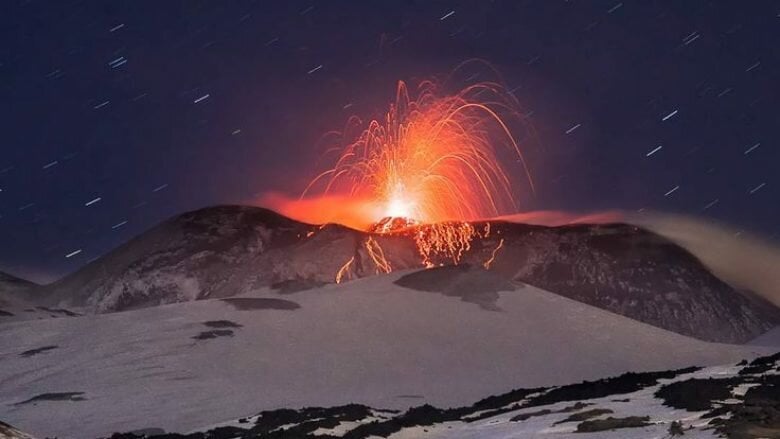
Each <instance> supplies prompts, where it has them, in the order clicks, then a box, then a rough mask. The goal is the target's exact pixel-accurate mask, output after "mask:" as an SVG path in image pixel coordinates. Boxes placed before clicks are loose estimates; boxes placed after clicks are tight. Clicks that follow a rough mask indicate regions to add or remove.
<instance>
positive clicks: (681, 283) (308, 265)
mask: <svg viewBox="0 0 780 439" xmlns="http://www.w3.org/2000/svg"><path fill="white" fill-rule="evenodd" d="M399 222H400V224H401V225H402V226H403V227H402V229H403V230H405V231H406V232H405V233H381V234H377V233H371V232H366V231H359V230H354V229H350V228H347V227H344V226H340V225H336V224H328V225H311V224H305V223H301V222H298V221H295V220H292V219H290V218H286V217H284V216H282V215H279V214H277V213H275V212H273V211H270V210H267V209H263V208H257V207H247V206H218V207H212V208H206V209H201V210H197V211H193V212H189V213H185V214H183V215H180V216H177V217H175V218H172V219H170V220H168V221H166V222H164V223H162V224H161V225H159V226H157V227H155V228H153V229H151V230H150V231H148V232H146V233H144V234H142V235H140V236H138V237H136V238H135V239H133V240H131V241H129V242H128V243H127V244H125V245H123V246H121V247H119V248H117V249H116V250H114V251H113V252H111V253H109V254H107V255H105V256H104V257H102V258H100V259H98V260H96V261H94V262H92V263H91V264H89V265H87V266H86V267H84V268H83V269H81V270H79V271H77V272H75V273H73V274H71V275H69V276H67V277H65V278H63V279H62V280H60V281H58V282H55V283H53V284H50V285H46V286H42V287H40V288H38V289H37V290H35V296H36V297H38V298H39V299H38V300H39V302H40V303H39V305H43V306H47V307H57V308H68V309H70V308H78V309H83V310H84V311H85V312H93V313H104V312H115V311H122V310H128V309H136V308H143V307H149V306H156V305H160V304H165V303H175V302H184V301H191V300H202V299H212V298H226V297H232V296H237V295H243V294H254V293H255V292H257V291H261V290H263V289H266V288H270V289H271V290H272V291H281V292H289V291H291V290H293V291H296V290H301V289H307V288H311V287H315V286H321V285H325V284H329V283H334V282H336V276H337V274H338V273H340V274H341V279H340V280H341V281H342V282H347V281H349V280H354V279H358V278H363V277H367V276H374V275H377V274H383V273H387V272H396V271H403V270H416V269H420V268H423V267H424V264H423V262H422V260H421V255H420V250H419V245H418V242H417V241H416V239H417V237H418V236H419V235H424V234H426V233H430V230H431V228H433V227H435V225H415V224H409V223H408V222H407V221H406V220H405V219H401V220H400V221H393V220H392V219H391V220H389V221H387V222H385V223H384V225H387V224H398V223H399ZM468 227H470V228H472V229H473V230H476V231H478V233H477V234H476V235H475V237H474V239H473V240H471V241H470V242H469V243H468V247H467V248H464V249H463V250H462V254H460V256H459V257H460V259H459V263H460V264H465V265H468V266H472V267H479V268H481V269H487V270H489V271H490V272H491V273H493V274H494V275H496V276H500V277H501V278H503V279H506V280H507V281H511V282H521V283H524V284H529V285H533V286H536V287H539V288H543V289H545V290H547V291H551V292H553V293H556V294H559V295H562V296H565V297H567V298H570V299H574V300H577V301H580V302H582V303H585V304H588V305H591V306H596V307H598V308H601V309H604V310H607V311H610V312H614V313H617V314H620V315H623V316H626V317H629V318H632V319H636V320H639V321H641V322H644V323H647V324H650V325H654V326H657V327H659V328H663V329H666V330H670V331H673V332H677V333H680V334H683V335H687V336H692V337H696V338H699V339H702V340H707V341H716V342H745V341H748V340H750V339H752V338H754V337H756V336H758V335H760V334H762V333H764V332H766V331H768V330H770V329H772V328H773V327H774V326H775V324H776V323H777V322H778V310H777V308H776V307H775V306H773V305H772V304H770V303H766V302H765V301H763V300H761V299H760V298H757V297H754V296H753V295H751V294H750V293H748V292H744V291H737V290H735V289H734V288H732V287H730V286H729V285H728V284H726V283H725V282H723V281H721V280H720V279H718V278H717V277H716V276H715V275H713V274H712V273H711V272H710V271H709V270H708V269H707V268H706V267H705V266H704V265H702V263H701V262H700V261H699V260H698V259H697V258H696V257H695V256H693V255H692V254H690V253H689V252H688V251H686V250H685V249H683V248H681V247H680V246H678V245H677V244H675V243H674V242H672V241H670V240H668V239H666V238H664V237H662V236H659V235H657V234H655V233H652V232H650V231H648V230H645V229H642V228H640V227H636V226H632V225H628V224H577V225H568V226H561V227H545V226H535V225H528V224H519V223H511V222H503V221H483V222H475V223H469V224H468ZM475 233H476V232H475ZM431 255H432V256H431V261H430V264H431V266H443V265H444V266H446V265H452V264H453V262H452V259H451V255H450V254H448V253H447V252H446V251H442V252H435V251H432V253H431Z"/></svg>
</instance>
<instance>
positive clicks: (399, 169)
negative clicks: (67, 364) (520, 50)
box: [301, 81, 533, 280]
mask: <svg viewBox="0 0 780 439" xmlns="http://www.w3.org/2000/svg"><path fill="white" fill-rule="evenodd" d="M518 108H519V105H518V103H517V101H516V100H515V98H514V97H513V96H512V95H511V94H510V93H508V92H506V91H505V89H504V88H503V87H502V86H501V85H499V84H498V83H495V82H482V83H479V84H475V85H470V86H467V87H466V88H464V89H462V90H461V91H460V92H458V93H455V94H451V95H446V94H441V93H440V92H439V87H438V86H437V84H436V83H434V82H432V81H424V82H422V83H421V84H420V86H419V87H418V90H417V93H416V97H415V98H411V97H410V93H409V89H408V88H407V86H406V84H405V83H404V82H403V81H400V82H399V83H398V87H397V90H396V97H395V102H394V103H393V104H392V105H391V106H390V109H389V111H388V112H387V114H386V115H385V117H384V118H383V119H381V120H372V121H371V122H369V123H368V125H367V126H365V125H362V123H361V121H360V120H359V119H358V118H356V117H352V118H350V119H349V121H348V123H347V126H346V128H345V129H344V131H343V132H342V133H339V137H340V139H341V142H339V144H338V145H337V146H336V147H334V148H331V149H330V150H329V153H333V154H335V156H334V158H333V162H332V163H333V165H332V167H330V168H329V169H327V170H326V171H324V172H322V173H321V174H319V175H318V176H317V177H315V178H314V179H313V180H312V181H311V183H310V184H309V185H308V186H307V187H306V189H305V190H304V192H303V194H302V196H301V199H302V200H306V199H307V197H311V196H312V194H316V193H319V195H320V197H323V198H328V197H338V198H339V199H344V198H346V199H348V200H350V202H352V203H353V206H354V204H355V203H356V204H359V205H361V207H360V209H355V210H359V211H360V212H364V213H365V212H370V213H369V214H368V215H369V218H365V220H364V222H363V224H360V228H363V229H367V230H368V231H370V232H374V233H401V232H403V233H407V234H413V236H414V239H415V242H416V244H417V248H418V250H419V253H420V255H421V258H422V264H423V265H425V266H431V265H433V262H432V261H433V256H436V255H439V256H445V257H447V258H449V259H451V260H452V261H453V262H454V263H458V262H459V260H460V258H461V256H462V254H463V252H465V251H467V250H468V249H469V248H470V243H471V241H472V239H473V238H474V237H475V236H476V235H477V231H476V230H475V228H474V227H473V226H472V225H471V224H470V223H469V221H472V220H476V219H480V218H489V217H495V216H498V215H501V214H508V213H514V212H516V211H517V205H516V201H515V194H514V187H513V181H514V182H516V180H517V179H514V180H513V179H512V178H510V176H509V174H508V173H507V171H506V170H505V169H504V167H503V166H502V165H501V163H511V164H512V165H513V166H516V167H517V168H518V170H519V171H520V172H519V174H520V175H522V176H523V178H522V179H523V180H525V181H527V182H528V183H529V186H530V188H531V190H533V182H532V179H531V176H530V173H529V172H528V168H527V166H526V162H525V159H524V157H523V154H522V152H521V150H520V147H519V146H518V143H517V141H516V140H515V137H514V136H513V134H512V131H511V130H510V124H509V122H508V120H509V119H514V122H520V123H521V122H522V120H521V118H522V116H521V115H520V113H519V111H518ZM517 174H518V172H515V173H514V175H517ZM332 207H333V209H334V210H343V209H344V208H346V205H345V204H342V205H340V206H339V205H334V206H332ZM350 225H352V226H353V227H354V226H355V224H350ZM365 248H366V251H367V252H368V254H369V255H370V256H371V258H372V259H373V260H374V262H375V263H376V266H377V271H381V272H389V271H391V269H392V267H391V266H390V264H389V263H388V261H387V259H386V258H385V255H384V254H383V252H382V249H381V247H379V244H378V242H377V241H376V240H374V239H373V238H371V239H370V242H366V245H365ZM488 266H489V264H488ZM345 270H346V268H345ZM342 277H343V273H342V275H341V276H339V280H341V278H342Z"/></svg>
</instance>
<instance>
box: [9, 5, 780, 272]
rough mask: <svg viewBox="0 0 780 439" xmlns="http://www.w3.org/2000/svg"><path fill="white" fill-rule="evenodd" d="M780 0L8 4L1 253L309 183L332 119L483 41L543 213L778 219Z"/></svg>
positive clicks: (63, 246)
mask: <svg viewBox="0 0 780 439" xmlns="http://www.w3.org/2000/svg"><path fill="white" fill-rule="evenodd" d="M778 17H780V4H778V3H776V2H764V1H756V2H748V3H743V4H738V3H728V2H709V3H704V2H639V1H630V2H629V1H626V2H618V3H616V2H614V1H593V2H577V1H564V0H553V1H529V2H515V1H500V0H496V1H490V2H486V1H442V2H425V1H412V0H407V1H400V2H377V1H366V2H351V1H334V2H311V1H308V2H296V1H292V2H254V1H237V2H191V1H172V2H152V1H142V2H133V3H132V4H131V3H129V2H124V3H105V2H92V1H87V2H77V1H62V2H53V1H49V2H47V1H40V2H39V1H9V2H6V3H4V4H3V5H2V6H1V7H0V41H2V43H0V102H2V105H0V120H2V121H3V125H2V127H3V130H2V132H3V137H2V141H1V143H0V145H2V146H1V147H0V189H1V190H0V270H2V271H7V272H10V273H13V274H18V275H20V276H23V277H27V278H31V279H32V280H35V281H39V282H47V281H51V280H54V279H56V278H58V277H60V276H62V275H64V274H66V273H68V272H71V271H73V270H75V269H77V268H79V267H81V266H83V265H84V264H86V263H87V262H88V261H90V260H93V259H94V258H95V257H98V256H100V255H101V254H104V253H105V252H107V251H110V250H111V249H113V248H115V247H116V246H117V245H119V244H121V243H122V242H125V241H127V240H128V239H130V238H132V237H133V236H135V235H136V234H138V233H140V232H142V231H144V230H146V229H148V228H150V227H152V226H154V225H155V224H157V223H158V222H160V221H162V220H164V219H166V218H169V217H170V216H172V215H175V214H178V213H181V212H183V211H186V210H191V209H195V208H199V207H203V206H207V205H213V204H222V203H251V202H253V201H254V200H257V199H258V198H259V196H261V195H262V194H264V193H267V192H272V191H273V192H279V193H286V194H290V195H295V194H298V193H300V191H301V189H302V187H303V186H304V185H305V184H306V179H307V177H308V176H309V175H310V174H311V172H313V170H314V169H316V162H317V160H318V158H319V157H320V155H321V154H322V151H321V150H320V149H318V141H319V139H320V138H321V136H322V135H323V134H324V133H326V132H328V131H330V130H334V129H341V128H342V127H343V125H344V122H345V121H346V120H347V118H348V117H349V116H351V115H359V116H360V117H361V118H365V119H370V118H372V117H376V116H377V115H378V114H380V113H381V111H383V110H384V109H385V108H386V106H387V103H388V102H390V101H391V100H392V99H393V95H392V92H393V87H394V84H395V83H396V82H397V81H398V80H404V81H407V82H410V83H412V84H414V83H418V82H419V81H421V80H424V79H427V78H431V77H446V76H447V75H448V73H449V72H451V71H452V68H453V67H454V66H456V65H458V64H459V63H461V62H462V61H464V60H467V59H472V58H480V59H483V60H486V61H487V62H489V63H491V64H492V65H493V66H495V67H496V69H497V70H498V71H499V72H500V74H501V75H502V78H503V81H504V82H505V86H506V89H507V90H509V91H510V92H511V93H512V95H513V96H515V97H516V98H517V100H518V101H519V102H520V103H521V105H522V106H523V114H524V123H525V124H526V128H528V129H526V130H525V131H526V132H527V135H526V136H525V137H524V138H522V139H519V140H520V142H521V143H522V144H523V148H524V151H526V154H527V158H528V161H529V166H530V168H531V169H532V172H533V174H534V178H535V181H536V186H537V193H536V194H530V193H529V194H520V195H519V199H518V200H517V201H518V205H519V206H520V207H521V209H522V210H528V211H531V210H543V209H550V210H566V211H574V212H589V211H600V210H604V209H612V208H617V209H624V210H627V211H633V212H636V211H640V210H642V211H644V210H659V211H669V212H678V213H687V214H697V215H703V216H705V217H706V218H710V219H713V220H717V221H722V222H725V223H729V224H732V225H734V226H735V227H737V228H740V229H744V230H749V231H754V232H758V233H760V234H763V235H765V236H768V237H777V235H778V232H779V231H780V202H778V200H780V181H778V177H777V175H778V172H777V168H778V165H780V153H778V139H779V138H780V136H779V135H778V130H777V127H778V126H780V109H779V108H778V105H780V99H779V98H780V96H779V94H780V83H778V81H777V78H778V77H780V52H779V51H778V50H777V48H776V45H777V42H778V41H780V18H778ZM480 79H481V78H480V77H479V75H472V76H466V77H463V78H460V81H461V85H464V84H468V83H471V82H473V81H477V80H480Z"/></svg>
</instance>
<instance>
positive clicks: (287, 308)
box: [0, 268, 769, 439]
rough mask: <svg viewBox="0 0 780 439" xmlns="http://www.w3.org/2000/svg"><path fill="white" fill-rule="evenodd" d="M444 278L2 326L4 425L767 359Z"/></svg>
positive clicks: (413, 277) (533, 291)
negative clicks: (748, 359)
mask: <svg viewBox="0 0 780 439" xmlns="http://www.w3.org/2000/svg"><path fill="white" fill-rule="evenodd" d="M447 270H450V269H446V268H445V269H444V271H441V272H440V271H438V270H428V271H424V272H422V273H424V274H422V276H423V277H422V278H420V276H421V274H420V273H412V274H408V273H393V274H391V275H386V276H375V277H370V278H365V279H361V280H357V281H353V282H350V283H347V284H342V285H338V286H337V285H326V286H322V287H319V288H314V289H310V290H304V291H298V292H295V293H291V294H284V295H282V294H280V293H279V292H278V291H275V290H269V289H263V290H259V291H256V294H255V295H254V296H252V297H242V298H231V299H226V300H221V299H220V300H204V301H196V302H187V303H179V304H173V305H165V306H158V307H151V308H145V309H139V310H134V311H127V312H119V313H111V314H99V315H86V316H81V317H73V318H68V319H49V320H38V321H27V322H15V323H7V324H3V325H2V326H1V327H0V346H2V354H1V356H0V389H2V392H0V419H2V420H3V421H5V422H8V423H10V424H12V425H14V426H16V427H18V428H20V429H22V430H24V431H28V432H30V433H32V434H35V435H39V436H45V435H49V436H53V435H57V436H58V437H59V438H61V439H62V438H85V437H86V438H88V437H94V436H97V435H106V434H110V433H111V432H113V431H131V430H137V429H143V428H155V427H156V428H163V429H165V430H168V431H171V430H173V431H187V430H191V429H195V428H199V427H202V426H203V425H204V421H207V422H205V424H208V423H212V422H219V421H220V420H229V419H235V418H238V417H240V416H245V415H251V414H253V413H256V412H257V411H258V410H263V409H275V408H280V407H303V406H312V405H316V406H334V405H340V404H347V403H362V404H367V405H370V406H372V407H380V408H399V409H403V408H407V407H410V406H416V405H420V404H422V403H431V404H434V405H436V406H440V407H449V406H458V405H464V404H470V403H471V402H473V401H476V400H478V399H480V398H482V397H484V396H486V395H495V394H500V393H503V392H506V391H508V390H509V389H512V388H518V387H536V386H548V385H555V384H564V383H570V382H576V381H579V380H583V379H595V378H600V377H603V376H609V375H615V374H619V373H622V372H626V371H646V370H665V369H670V368H678V367H685V366H690V365H707V364H724V363H730V362H736V361H737V360H739V359H741V358H746V357H752V356H754V355H756V354H763V353H767V352H768V351H769V349H767V348H762V347H755V346H735V345H723V344H713V343H706V342H702V341H698V340H695V339H692V338H688V337H684V336H681V335H678V334H675V333H672V332H668V331H664V330H661V329H659V328H656V327H653V326H649V325H646V324H643V323H640V322H637V321H635V320H632V319H628V318H625V317H621V316H619V315H616V314H612V313H609V312H606V311H603V310H601V309H598V308H595V307H591V306H588V305H585V304H582V303H580V302H577V301H573V300H570V299H567V298H565V297H562V296H560V295H556V294H552V293H548V292H545V291H542V290H539V289H537V288H534V287H530V286H518V287H514V286H512V285H510V284H508V283H507V282H506V281H505V280H504V279H503V278H495V279H491V278H489V277H488V278H486V277H485V276H492V274H491V273H490V272H485V271H482V270H473V271H472V270H465V271H462V272H460V273H459V274H458V275H457V276H454V278H455V280H454V281H451V282H449V281H448V282H443V281H442V282H438V283H437V282H432V279H431V278H430V277H429V276H440V279H445V278H447V279H449V278H453V273H451V272H449V271H447ZM472 276H473V277H474V278H472ZM402 278H403V279H402ZM433 280H434V281H435V280H436V279H433ZM396 281H397V282H398V283H400V284H404V285H406V286H407V287H401V286H399V285H397V284H396V283H395V282H396ZM475 283H478V284H480V285H489V286H490V288H488V289H486V290H484V291H482V290H478V289H474V288H473V285H474V284H475ZM432 284H433V285H437V284H441V285H438V286H437V288H430V286H431V285H432ZM439 286H440V287H439ZM429 290H430V291H429Z"/></svg>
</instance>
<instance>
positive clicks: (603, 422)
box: [577, 416, 650, 433]
mask: <svg viewBox="0 0 780 439" xmlns="http://www.w3.org/2000/svg"><path fill="white" fill-rule="evenodd" d="M649 421H650V417H649V416H628V417H625V418H607V419H593V420H590V421H585V422H582V423H580V424H579V425H577V432H578V433H592V432H596V431H607V430H616V429H618V428H637V427H644V426H647V425H650V423H649Z"/></svg>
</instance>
